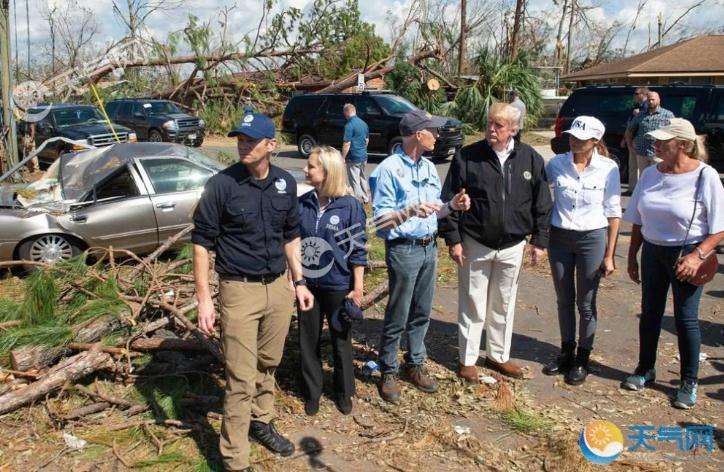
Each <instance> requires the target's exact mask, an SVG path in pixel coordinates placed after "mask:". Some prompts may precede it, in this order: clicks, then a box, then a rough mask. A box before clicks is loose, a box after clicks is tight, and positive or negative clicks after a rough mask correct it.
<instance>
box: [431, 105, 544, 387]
mask: <svg viewBox="0 0 724 472" xmlns="http://www.w3.org/2000/svg"><path fill="white" fill-rule="evenodd" d="M519 124H520V112H519V111H518V110H517V109H516V108H514V107H512V106H511V105H509V104H507V103H495V104H493V105H492V106H491V107H490V110H489V111H488V117H487V127H486V130H485V139H484V140H482V141H478V142H477V143H473V144H470V145H468V146H465V147H463V148H462V149H461V150H460V153H459V154H458V155H456V156H455V158H454V159H453V162H452V164H451V165H450V170H449V171H448V174H447V179H446V180H445V187H444V191H443V198H446V197H447V196H448V195H454V194H455V192H458V191H459V190H460V189H462V188H464V189H467V191H468V193H469V195H470V199H471V201H472V204H471V208H470V211H468V212H466V213H454V214H452V215H451V217H450V218H448V219H447V220H446V221H445V223H444V224H443V228H442V231H441V233H442V234H443V236H444V237H445V242H446V243H447V245H448V252H449V254H450V257H451V258H452V259H453V260H454V261H455V262H456V263H457V264H458V266H459V269H458V296H459V301H458V309H459V311H458V346H459V347H458V353H459V356H460V367H459V370H458V376H459V377H461V378H463V379H464V380H466V381H468V382H477V381H478V377H479V373H478V370H477V368H476V366H475V365H476V363H477V361H478V358H479V356H480V339H481V337H482V334H483V329H485V332H486V336H485V338H486V347H485V352H486V357H485V365H486V366H487V367H489V368H491V369H494V370H497V371H498V372H500V373H502V374H504V375H507V376H510V377H514V378H523V376H524V371H523V369H522V368H521V367H520V366H519V365H517V364H516V363H514V362H513V361H511V360H510V344H511V340H512V336H513V318H514V314H515V297H516V294H517V291H518V277H519V275H520V270H521V267H522V265H523V253H524V250H525V243H526V237H527V236H529V235H531V237H530V244H531V246H532V250H531V257H532V260H533V263H536V262H537V261H538V259H539V258H540V257H542V256H543V254H544V253H545V248H546V247H547V246H548V225H549V222H550V216H551V206H552V203H551V194H550V190H549V188H548V184H547V182H546V178H545V169H544V165H545V163H544V161H543V158H542V157H541V156H540V154H538V153H537V152H535V150H533V148H531V147H530V146H528V145H527V144H523V143H518V142H515V141H514V140H513V135H514V134H515V133H516V131H518V126H519Z"/></svg>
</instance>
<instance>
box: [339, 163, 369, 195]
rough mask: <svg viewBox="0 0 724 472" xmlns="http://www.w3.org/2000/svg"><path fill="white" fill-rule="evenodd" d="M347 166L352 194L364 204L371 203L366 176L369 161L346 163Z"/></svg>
mask: <svg viewBox="0 0 724 472" xmlns="http://www.w3.org/2000/svg"><path fill="white" fill-rule="evenodd" d="M345 164H346V166H347V182H348V184H349V189H350V193H351V194H352V195H353V196H354V197H355V198H356V199H357V200H359V201H361V202H362V203H367V202H369V200H370V198H369V195H370V187H369V185H368V184H367V177H366V176H365V167H366V166H367V161H366V160H365V161H362V162H346V163H345Z"/></svg>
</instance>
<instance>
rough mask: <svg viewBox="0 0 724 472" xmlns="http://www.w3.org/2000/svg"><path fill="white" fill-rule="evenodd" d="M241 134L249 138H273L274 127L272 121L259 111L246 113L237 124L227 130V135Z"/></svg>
mask: <svg viewBox="0 0 724 472" xmlns="http://www.w3.org/2000/svg"><path fill="white" fill-rule="evenodd" d="M240 134H243V135H245V136H249V137H250V138H251V139H262V138H267V139H274V136H275V134H276V129H275V128H274V122H273V121H272V120H271V118H269V117H268V116H266V115H263V114H261V113H247V114H246V115H244V117H243V118H242V119H241V122H240V123H239V126H237V127H236V129H233V130H231V131H230V132H229V134H228V136H229V137H230V138H231V137H234V136H238V135H240Z"/></svg>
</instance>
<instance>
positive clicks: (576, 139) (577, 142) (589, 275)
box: [543, 116, 621, 385]
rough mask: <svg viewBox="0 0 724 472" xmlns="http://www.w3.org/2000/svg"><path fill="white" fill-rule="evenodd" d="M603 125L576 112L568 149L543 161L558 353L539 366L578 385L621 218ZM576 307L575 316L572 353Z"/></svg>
mask: <svg viewBox="0 0 724 472" xmlns="http://www.w3.org/2000/svg"><path fill="white" fill-rule="evenodd" d="M605 132H606V128H605V127H604V126H603V123H601V122H600V121H599V120H598V119H596V118H594V117H592V116H579V117H578V118H576V119H575V120H573V123H572V124H571V129H569V130H567V131H565V133H568V135H569V142H570V146H571V151H570V152H567V153H565V154H559V155H557V156H555V157H553V159H551V160H550V161H548V164H547V165H546V175H547V176H548V181H549V182H550V183H551V185H552V186H553V195H554V205H553V215H552V217H551V229H550V240H549V242H548V261H549V262H550V265H551V273H552V277H553V286H554V288H555V290H556V296H557V299H558V325H559V328H560V330H561V352H560V354H559V355H558V356H557V357H556V359H554V360H553V361H552V362H551V363H549V364H548V365H546V366H545V367H544V368H543V373H544V374H546V375H556V374H564V375H565V381H566V383H568V384H570V385H579V384H582V383H583V382H584V381H585V380H586V376H587V375H588V359H589V356H590V355H591V350H592V349H593V339H594V336H595V335H596V319H597V310H596V293H597V292H598V285H599V282H600V280H601V275H603V276H604V277H608V276H609V275H611V274H612V273H613V271H614V269H615V265H614V260H613V257H614V255H615V254H616V241H617V239H618V227H619V224H620V222H621V183H620V178H619V172H618V166H617V165H616V163H615V162H614V161H613V160H611V159H609V158H608V149H606V144H605V143H604V142H603V135H604V133H605ZM576 306H578V315H579V317H580V320H581V324H580V326H579V335H578V351H577V352H576Z"/></svg>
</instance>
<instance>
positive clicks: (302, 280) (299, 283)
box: [294, 279, 307, 288]
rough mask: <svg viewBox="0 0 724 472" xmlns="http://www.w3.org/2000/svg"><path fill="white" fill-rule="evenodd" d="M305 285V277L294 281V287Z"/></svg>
mask: <svg viewBox="0 0 724 472" xmlns="http://www.w3.org/2000/svg"><path fill="white" fill-rule="evenodd" d="M306 286H307V281H306V280H305V279H299V280H295V281H294V288H297V287H306Z"/></svg>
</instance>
